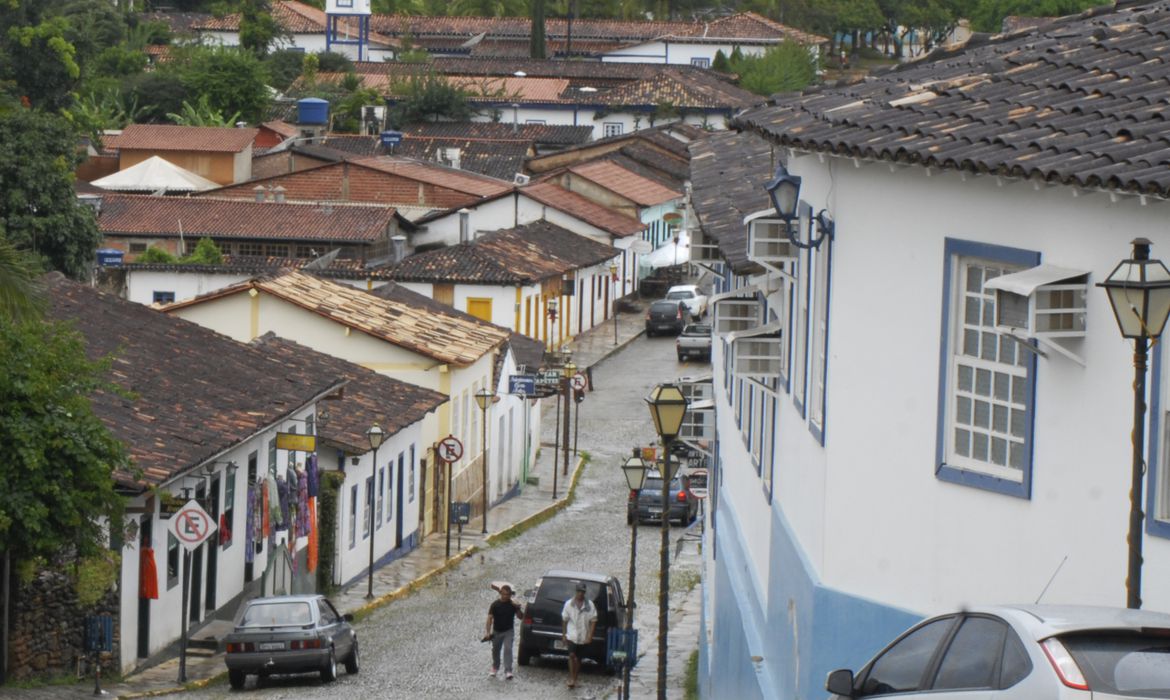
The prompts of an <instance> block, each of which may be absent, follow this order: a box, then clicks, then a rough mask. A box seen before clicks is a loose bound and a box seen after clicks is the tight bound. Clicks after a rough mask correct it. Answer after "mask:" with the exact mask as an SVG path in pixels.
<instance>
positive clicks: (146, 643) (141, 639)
mask: <svg viewBox="0 0 1170 700" xmlns="http://www.w3.org/2000/svg"><path fill="white" fill-rule="evenodd" d="M153 524H154V519H153V518H152V517H151V516H149V515H148V516H146V517H145V518H143V519H142V522H141V523H140V524H139V526H138V555H139V556H142V555H143V554H144V553H145V552H146V550H148V549H150V528H151V526H152V525H153ZM151 556H153V552H152V553H151ZM139 572H140V573H139V576H141V575H142V574H141V567H140V569H139ZM155 577H156V578H157V577H158V573H157V572H156V573H155ZM155 587H156V588H157V587H158V582H157V581H156V582H155ZM138 589H139V594H138V658H140V659H145V658H146V657H148V656H150V598H143V597H142V592H141V591H142V582H141V581H139V582H138Z"/></svg>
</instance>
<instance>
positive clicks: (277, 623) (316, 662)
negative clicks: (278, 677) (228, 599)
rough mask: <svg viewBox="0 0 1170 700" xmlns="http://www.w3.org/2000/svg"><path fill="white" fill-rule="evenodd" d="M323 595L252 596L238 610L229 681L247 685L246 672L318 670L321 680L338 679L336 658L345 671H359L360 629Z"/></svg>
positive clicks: (230, 639) (229, 649)
mask: <svg viewBox="0 0 1170 700" xmlns="http://www.w3.org/2000/svg"><path fill="white" fill-rule="evenodd" d="M352 621H353V615H342V614H340V613H338V612H337V608H335V607H333V604H332V603H330V602H329V601H328V600H326V599H325V597H324V596H320V595H285V596H272V597H269V598H253V599H252V600H249V601H247V602H245V603H244V605H243V606H242V607H241V608H240V611H239V613H237V615H236V621H235V625H236V626H235V630H234V631H233V632H232V633H231V634H229V635H228V636H227V637H226V638H225V641H226V642H227V654H226V655H225V656H224V662H225V663H226V664H227V667H228V681H229V682H230V683H231V686H232V687H233V688H235V689H237V690H238V689H240V688H243V687H244V683H245V681H246V680H247V677H248V675H255V676H259V677H260V678H264V677H265V676H270V675H273V674H278V673H312V672H316V673H320V674H321V680H323V681H325V682H331V681H334V680H336V679H337V662H338V661H342V662H343V663H344V664H345V671H346V673H357V672H358V640H357V633H356V632H354V629H353V627H352V626H351V625H350V624H349V623H350V622H352Z"/></svg>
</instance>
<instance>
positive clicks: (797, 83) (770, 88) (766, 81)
mask: <svg viewBox="0 0 1170 700" xmlns="http://www.w3.org/2000/svg"><path fill="white" fill-rule="evenodd" d="M731 67H732V70H734V71H735V72H736V73H738V74H739V86H740V87H742V88H743V89H745V90H750V91H751V92H754V93H756V94H757V95H765V96H766V95H773V94H775V93H777V92H791V91H794V90H802V89H804V88H806V87H808V86H809V85H812V84H813V82H814V81H815V80H816V77H817V70H816V63H815V61H814V59H813V57H812V55H811V54H810V53H809V51H808V48H807V47H805V46H802V45H800V44H798V43H796V42H793V41H785V42H783V43H781V44H777V45H775V46H772V47H769V48H768V50H767V51H765V52H764V55H763V56H745V57H741V58H740V60H739V61H738V62H736V61H732V63H731Z"/></svg>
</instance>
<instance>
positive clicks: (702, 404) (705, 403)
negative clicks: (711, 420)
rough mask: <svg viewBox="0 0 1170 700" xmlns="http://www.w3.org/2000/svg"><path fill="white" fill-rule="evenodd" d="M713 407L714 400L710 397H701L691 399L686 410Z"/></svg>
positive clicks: (703, 409) (711, 408)
mask: <svg viewBox="0 0 1170 700" xmlns="http://www.w3.org/2000/svg"><path fill="white" fill-rule="evenodd" d="M714 408H715V402H714V401H712V400H711V399H703V400H702V401H693V402H691V404H690V405H689V406H687V410H688V411H711V410H713V409H714Z"/></svg>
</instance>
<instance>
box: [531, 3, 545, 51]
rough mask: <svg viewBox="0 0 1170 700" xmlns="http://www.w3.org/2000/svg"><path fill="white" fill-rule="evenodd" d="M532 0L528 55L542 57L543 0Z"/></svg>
mask: <svg viewBox="0 0 1170 700" xmlns="http://www.w3.org/2000/svg"><path fill="white" fill-rule="evenodd" d="M531 2H532V32H531V35H530V36H529V40H528V55H529V56H530V57H532V58H544V51H545V46H544V44H545V40H544V0H531Z"/></svg>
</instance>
